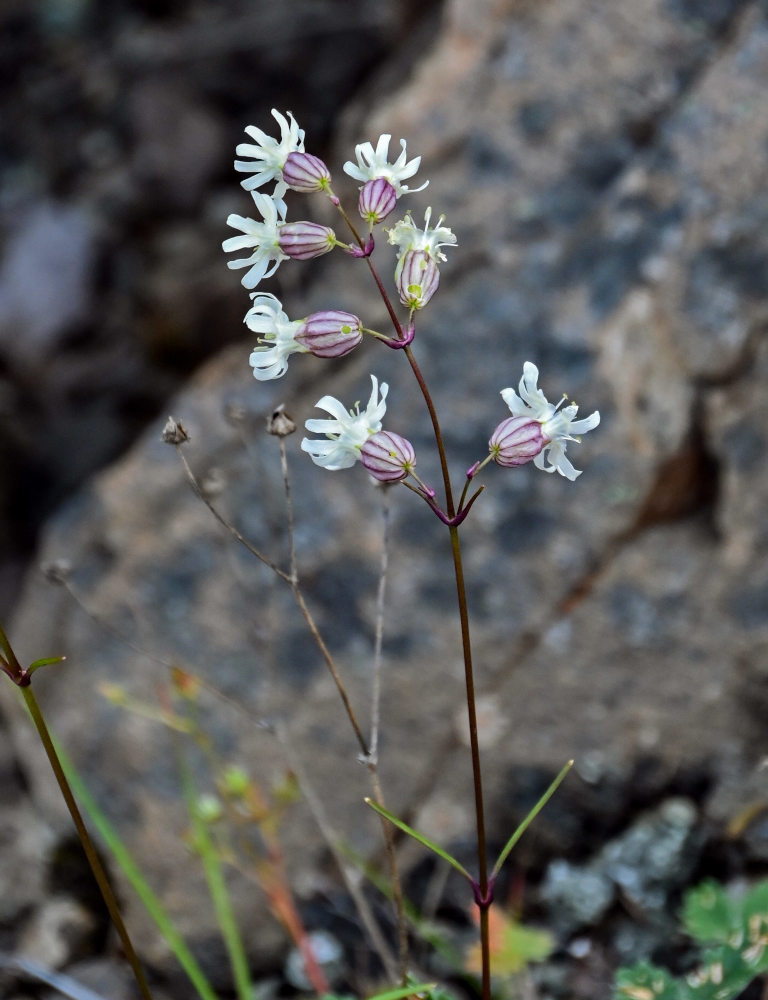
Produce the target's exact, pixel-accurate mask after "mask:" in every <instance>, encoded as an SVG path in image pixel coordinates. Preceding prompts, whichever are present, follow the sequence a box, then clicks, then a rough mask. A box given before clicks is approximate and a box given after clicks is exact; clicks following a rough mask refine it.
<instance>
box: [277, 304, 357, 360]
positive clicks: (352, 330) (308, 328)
mask: <svg viewBox="0 0 768 1000" xmlns="http://www.w3.org/2000/svg"><path fill="white" fill-rule="evenodd" d="M294 339H295V340H296V341H297V343H299V344H301V345H302V346H303V347H306V349H307V350H308V351H310V352H311V353H312V354H314V355H315V356H316V357H318V358H340V357H343V355H345V354H349V352H350V351H351V350H354V348H355V347H357V345H358V344H359V343H360V341H361V340H362V339H363V332H362V324H361V322H360V320H359V319H358V318H357V316H353V315H352V313H348V312H342V311H341V310H340V309H325V310H323V311H322V312H316V313H312V315H311V316H307V318H306V320H304V323H303V325H302V326H301V328H300V329H299V331H298V332H297V333H296V335H295V337H294Z"/></svg>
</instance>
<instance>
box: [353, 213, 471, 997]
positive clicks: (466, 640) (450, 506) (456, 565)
mask: <svg viewBox="0 0 768 1000" xmlns="http://www.w3.org/2000/svg"><path fill="white" fill-rule="evenodd" d="M342 214H344V213H343V212H342ZM344 218H345V219H346V220H347V223H348V225H349V227H350V229H351V230H352V232H353V233H354V235H355V238H356V239H357V241H358V243H360V245H361V246H362V241H361V240H360V237H359V236H358V234H357V232H356V231H355V228H354V226H353V225H352V223H351V222H350V220H349V219H348V218H347V216H346V214H344ZM366 263H367V264H368V268H369V270H370V272H371V274H372V275H373V278H374V280H375V281H376V286H377V288H378V289H379V293H380V295H381V297H382V299H383V300H384V304H385V306H386V307H387V311H388V312H389V315H390V317H391V319H392V323H393V325H394V327H395V331H396V333H397V335H398V337H400V338H401V339H402V336H403V329H402V326H401V324H400V321H399V320H398V318H397V314H396V313H395V310H394V308H393V306H392V303H391V302H390V299H389V296H388V295H387V292H386V289H385V288H384V286H383V284H382V282H381V279H380V277H379V275H378V273H377V271H376V268H375V267H374V266H373V262H372V261H371V258H370V257H367V258H366ZM403 353H404V354H405V356H406V357H407V358H408V363H409V364H410V366H411V370H412V371H413V374H414V377H415V378H416V381H417V382H418V383H419V388H420V389H421V394H422V396H423V397H424V402H425V403H426V405H427V410H428V411H429V418H430V420H431V421H432V430H433V432H434V435H435V443H436V445H437V451H438V455H439V456H440V470H441V472H442V476H443V485H444V487H445V511H446V514H447V515H448V517H454V515H455V514H456V505H455V503H454V500H453V490H452V488H451V477H450V473H449V471H448V459H447V457H446V452H445V443H444V441H443V433H442V431H441V429H440V421H439V420H438V417H437V411H436V410H435V404H434V403H433V401H432V396H431V394H430V392H429V387H428V386H427V383H426V380H425V379H424V376H423V375H422V373H421V369H420V368H419V365H418V363H417V361H416V358H415V357H414V356H413V351H412V350H411V348H410V346H407V347H405V348H403ZM449 531H450V533H451V551H452V553H453V571H454V575H455V577H456V594H457V598H458V603H459V620H460V623H461V646H462V651H463V654H464V679H465V683H466V690H467V714H468V717H469V746H470V752H471V754H472V781H473V784H474V789H475V822H476V827H477V867H478V885H477V889H478V890H479V891H478V892H477V894H476V895H477V897H478V899H477V905H478V909H479V910H480V944H481V952H482V966H483V994H482V995H483V1000H491V948H490V933H489V921H488V910H489V908H490V905H491V894H490V892H489V885H488V853H487V848H486V843H485V813H484V809H483V780H482V772H481V769H480V747H479V744H478V739H477V709H476V705H475V678H474V672H473V670H472V645H471V642H470V635H469V614H468V612H467V589H466V585H465V582H464V567H463V564H462V561H461V543H460V541H459V526H458V525H449Z"/></svg>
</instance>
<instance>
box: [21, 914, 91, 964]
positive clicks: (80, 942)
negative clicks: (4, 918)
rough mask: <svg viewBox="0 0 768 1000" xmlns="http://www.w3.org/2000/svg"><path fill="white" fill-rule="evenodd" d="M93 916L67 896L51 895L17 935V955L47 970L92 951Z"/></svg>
mask: <svg viewBox="0 0 768 1000" xmlns="http://www.w3.org/2000/svg"><path fill="white" fill-rule="evenodd" d="M95 930H96V926H95V921H94V918H93V915H92V914H91V913H89V912H88V911H87V910H86V909H85V908H84V907H82V906H81V905H80V904H79V903H76V902H75V901H74V900H73V899H68V898H66V897H63V896H61V897H58V898H57V897H55V896H54V897H51V898H49V899H47V900H46V901H45V903H44V904H43V905H42V906H40V907H39V908H38V909H37V910H36V911H35V913H34V915H33V916H32V919H31V920H29V921H28V922H27V923H26V925H25V927H24V930H23V932H22V934H21V936H20V938H19V941H18V944H17V948H18V952H19V954H20V955H22V956H24V958H28V959H31V960H32V961H35V962H39V963H40V964H41V965H43V966H45V967H47V968H50V969H60V968H62V966H64V965H68V964H69V963H70V962H72V961H73V960H74V959H78V958H82V956H83V954H84V953H87V952H88V951H90V950H91V948H92V945H93V941H94V932H95Z"/></svg>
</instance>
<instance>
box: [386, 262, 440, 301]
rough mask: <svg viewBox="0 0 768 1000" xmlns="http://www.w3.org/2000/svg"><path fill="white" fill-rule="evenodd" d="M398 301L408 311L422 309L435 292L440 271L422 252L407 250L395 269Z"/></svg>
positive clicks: (438, 282)
mask: <svg viewBox="0 0 768 1000" xmlns="http://www.w3.org/2000/svg"><path fill="white" fill-rule="evenodd" d="M395 283H396V284H397V290H398V292H399V294H400V301H401V302H402V303H403V305H404V306H408V308H409V309H423V308H424V306H425V305H426V304H427V303H428V302H429V300H430V299H431V298H432V296H433V295H434V294H435V292H436V291H437V286H438V285H439V284H440V271H439V270H438V268H437V264H435V262H434V261H433V260H432V258H431V257H429V256H427V254H426V253H424V251H423V250H408V251H407V252H406V253H404V254H403V256H402V257H401V258H400V260H399V262H398V265H397V268H396V269H395Z"/></svg>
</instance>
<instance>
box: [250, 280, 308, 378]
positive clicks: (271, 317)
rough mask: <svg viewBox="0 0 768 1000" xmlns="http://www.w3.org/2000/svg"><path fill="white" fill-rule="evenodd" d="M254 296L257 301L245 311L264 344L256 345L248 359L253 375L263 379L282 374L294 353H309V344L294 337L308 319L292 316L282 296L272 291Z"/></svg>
mask: <svg viewBox="0 0 768 1000" xmlns="http://www.w3.org/2000/svg"><path fill="white" fill-rule="evenodd" d="M251 298H252V299H253V305H252V306H251V308H250V309H249V310H248V312H247V313H246V314H245V324H246V326H247V327H248V329H249V330H253V332H254V333H260V334H261V337H260V338H259V344H260V345H262V346H259V347H254V349H253V353H252V354H251V356H250V358H249V359H248V360H249V363H250V365H251V367H252V368H253V377H254V378H257V379H258V380H259V381H260V382H264V381H266V380H267V379H270V378H280V376H281V375H285V372H286V371H287V369H288V358H289V356H290V355H291V354H306V353H307V348H306V347H304V346H302V345H301V344H299V343H298V342H297V341H296V340H295V339H294V335H295V334H296V333H297V332H298V331H299V330H300V329H301V328H302V326H303V325H304V321H303V320H300V319H299V320H290V319H288V317H287V316H286V315H285V313H284V312H283V307H282V305H281V303H280V300H279V299H276V298H275V296H274V295H270V293H269V292H263V293H262V294H257V293H256V292H252V293H251Z"/></svg>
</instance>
